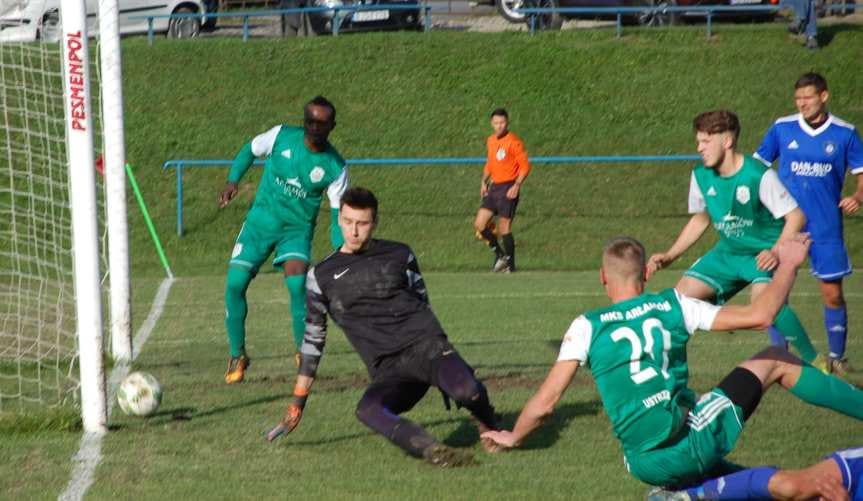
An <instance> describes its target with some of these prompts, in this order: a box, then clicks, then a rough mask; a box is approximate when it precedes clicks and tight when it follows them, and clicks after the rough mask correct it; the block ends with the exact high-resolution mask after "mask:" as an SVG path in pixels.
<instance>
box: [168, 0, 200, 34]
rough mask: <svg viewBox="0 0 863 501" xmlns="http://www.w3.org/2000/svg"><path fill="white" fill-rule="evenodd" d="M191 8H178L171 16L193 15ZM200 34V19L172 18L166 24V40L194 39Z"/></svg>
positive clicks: (193, 11)
mask: <svg viewBox="0 0 863 501" xmlns="http://www.w3.org/2000/svg"><path fill="white" fill-rule="evenodd" d="M196 12H197V11H195V10H194V9H192V8H191V7H178V8H176V9H174V12H172V13H171V14H195V13H196ZM200 34H201V18H200V17H197V16H195V17H180V18H173V19H171V22H170V23H168V38H194V37H196V36H198V35H200Z"/></svg>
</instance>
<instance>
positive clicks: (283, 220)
mask: <svg viewBox="0 0 863 501" xmlns="http://www.w3.org/2000/svg"><path fill="white" fill-rule="evenodd" d="M335 126H336V109H335V107H334V106H333V104H332V103H331V102H329V101H328V100H327V99H326V98H324V97H322V96H318V97H316V98H314V99H312V100H311V101H309V102H308V103H306V105H305V109H304V115H303V127H302V128H300V127H290V126H287V125H277V126H275V127H273V128H272V129H270V130H268V131H267V132H265V133H263V134H260V135H258V136H256V137H255V138H254V139H252V141H250V142H249V143H247V144H246V145H245V146H243V148H242V149H241V150H240V152H239V153H238V154H237V156H236V158H234V163H233V165H232V166H231V171H230V174H228V182H227V184H226V185H225V188H224V190H222V193H221V195H220V196H219V207H225V206H226V205H227V204H228V203H229V202H230V201H231V199H232V198H234V196H235V195H236V194H237V183H239V182H240V179H241V178H242V177H243V174H245V173H246V171H247V170H248V169H249V167H250V166H251V165H252V163H253V162H254V160H255V157H266V158H267V161H266V164H265V165H264V174H263V177H262V178H261V182H260V184H259V185H258V192H257V194H256V195H255V201H254V203H253V204H252V207H251V209H249V212H248V214H247V215H246V220H245V222H244V223H243V227H242V228H241V229H240V234H239V235H238V236H237V241H236V244H235V245H234V250H233V252H232V253H231V260H230V262H229V265H228V279H227V285H226V289H225V310H226V313H225V327H226V328H227V330H228V344H229V345H230V351H231V358H230V361H229V362H228V371H227V373H226V374H225V382H226V383H228V384H231V383H237V382H240V381H242V380H243V376H244V373H245V370H246V368H247V367H248V366H249V357H248V356H247V355H246V327H245V323H246V313H247V311H248V307H247V304H246V290H247V289H248V287H249V283H250V282H251V281H252V279H253V278H254V277H255V275H256V274H257V273H258V270H259V269H260V267H261V265H262V264H264V262H265V261H266V260H267V259H268V258H269V256H270V254H272V253H273V251H275V255H276V257H275V258H274V259H273V266H275V267H278V268H282V270H283V272H284V282H285V286H287V288H288V292H289V294H290V297H291V319H292V321H293V334H294V344H295V345H296V346H297V352H298V353H297V360H299V347H300V345H301V344H302V342H303V332H304V330H305V318H306V302H305V295H306V290H305V289H306V285H305V284H306V270H307V268H308V263H309V260H310V258H311V245H312V236H313V235H314V231H315V223H316V222H317V217H318V211H319V210H320V205H321V200H322V199H323V197H324V194H326V195H327V198H328V199H329V204H330V211H331V213H330V223H331V225H330V239H331V241H332V244H333V248H339V247H340V246H341V245H342V233H341V231H340V230H339V227H338V211H339V209H338V208H339V201H340V198H341V195H342V193H344V191H345V189H346V188H347V184H348V171H347V169H346V167H345V161H344V160H343V159H342V157H341V155H339V152H338V151H336V149H335V148H333V146H332V145H331V144H330V143H329V141H328V140H327V138H328V137H329V134H330V132H331V131H332V130H333V128H335Z"/></svg>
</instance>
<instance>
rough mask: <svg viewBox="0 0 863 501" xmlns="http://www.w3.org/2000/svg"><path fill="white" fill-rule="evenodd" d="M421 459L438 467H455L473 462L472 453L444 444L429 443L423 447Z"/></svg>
mask: <svg viewBox="0 0 863 501" xmlns="http://www.w3.org/2000/svg"><path fill="white" fill-rule="evenodd" d="M423 459H424V460H425V461H426V462H427V463H430V464H433V465H435V466H438V467H440V468H457V467H459V466H470V465H472V464H474V459H473V453H472V452H471V451H468V450H465V449H456V448H455V447H449V446H446V445H444V444H438V443H435V444H431V445H430V446H428V447H426V448H425V449H423Z"/></svg>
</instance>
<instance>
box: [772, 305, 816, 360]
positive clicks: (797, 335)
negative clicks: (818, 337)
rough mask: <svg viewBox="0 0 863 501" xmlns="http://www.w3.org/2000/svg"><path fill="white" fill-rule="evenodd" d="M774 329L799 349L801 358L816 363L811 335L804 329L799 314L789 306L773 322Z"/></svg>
mask: <svg viewBox="0 0 863 501" xmlns="http://www.w3.org/2000/svg"><path fill="white" fill-rule="evenodd" d="M773 327H775V328H776V330H778V331H779V332H781V333H782V336H783V337H784V338H785V339H786V341H788V342H789V343H791V345H792V346H794V348H796V349H797V353H799V354H800V358H802V359H803V360H805V361H807V362H809V363H813V362H814V361H815V356H816V353H815V347H814V346H812V341H810V340H809V335H807V334H806V329H804V328H803V324H801V323H800V319H799V318H797V314H796V313H794V310H792V309H791V308H790V307H789V306H788V305H787V304H786V305H784V306H783V307H782V309H781V310H779V313H778V314H777V315H776V320H774V321H773ZM771 340H772V336H771Z"/></svg>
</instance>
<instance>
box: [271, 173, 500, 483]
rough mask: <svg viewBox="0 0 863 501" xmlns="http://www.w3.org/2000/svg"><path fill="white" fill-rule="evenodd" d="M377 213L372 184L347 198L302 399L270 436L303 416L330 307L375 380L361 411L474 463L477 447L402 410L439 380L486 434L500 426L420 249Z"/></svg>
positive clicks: (312, 309) (316, 289) (312, 324)
mask: <svg viewBox="0 0 863 501" xmlns="http://www.w3.org/2000/svg"><path fill="white" fill-rule="evenodd" d="M377 210H378V202H377V199H376V198H375V196H374V195H373V194H372V192H370V191H368V190H366V189H363V188H350V189H348V190H347V191H345V193H344V194H343V195H342V197H341V207H340V212H339V226H340V227H341V230H342V234H343V236H344V239H345V240H344V244H343V245H342V247H341V248H340V249H339V251H337V252H334V253H333V254H331V255H330V256H328V257H327V258H326V259H324V260H323V261H321V262H320V263H318V264H317V265H315V266H314V267H313V268H312V269H310V270H309V273H308V277H307V279H306V308H307V311H306V333H305V339H304V342H303V346H302V349H301V362H300V369H299V374H298V376H297V383H296V386H295V388H294V397H293V399H292V401H291V402H290V404H289V405H288V410H287V413H286V415H285V417H284V419H283V420H282V421H281V422H280V423H279V424H278V425H277V426H276V427H275V428H273V429H272V430H271V431H270V432H269V434H268V435H267V439H268V440H270V441H272V440H275V439H276V438H277V437H278V436H280V435H281V434H283V433H290V432H291V431H292V430H293V429H294V428H296V426H297V425H298V424H299V422H300V418H301V417H302V413H303V408H304V407H305V404H306V399H307V398H308V395H309V390H310V389H311V387H312V383H313V382H314V379H315V373H316V372H317V369H318V362H319V361H320V359H321V355H322V353H323V350H324V343H325V342H326V338H327V315H328V314H329V315H330V316H331V317H332V319H333V321H334V322H335V323H336V324H337V325H338V326H339V327H341V328H342V330H343V331H344V333H345V336H347V338H348V341H350V343H351V345H352V346H353V347H354V349H355V350H356V351H357V353H358V354H359V355H360V358H362V360H363V362H364V363H365V365H366V368H367V370H368V371H369V376H370V377H371V385H370V386H369V387H368V388H367V389H366V391H365V393H364V394H363V396H362V398H361V399H360V401H359V403H358V404H357V409H356V416H357V418H358V419H359V420H360V421H362V422H363V424H365V425H366V426H368V427H369V428H371V429H372V430H374V431H376V432H377V433H380V434H381V435H383V436H385V437H387V438H388V439H389V440H390V441H392V442H393V443H394V444H395V445H397V446H399V447H401V448H402V449H403V450H404V451H405V452H407V453H408V454H410V455H412V456H414V457H418V458H423V459H425V460H426V461H428V462H430V463H432V464H434V465H437V466H442V467H450V466H462V465H467V464H471V463H472V462H473V454H472V452H471V451H468V450H464V449H456V448H452V447H448V446H446V445H444V444H442V443H440V442H438V441H437V440H435V439H434V438H433V437H432V436H430V435H429V434H428V433H427V432H426V431H425V430H424V429H423V428H422V427H421V426H420V425H418V424H416V423H414V422H412V421H409V420H407V419H404V418H401V417H399V414H402V413H404V412H407V411H409V410H410V409H411V408H413V407H414V405H416V404H417V402H419V401H420V400H421V399H422V398H423V396H424V395H425V394H426V392H427V391H428V389H429V387H431V386H435V387H437V388H438V389H439V390H440V391H441V393H442V394H443V396H444V402H445V403H446V405H447V407H449V400H450V399H452V400H453V401H454V402H455V404H456V406H458V407H465V408H467V409H468V410H469V411H470V412H471V414H473V416H474V418H475V420H476V424H477V427H478V428H479V431H480V433H483V432H485V431H490V430H494V429H496V428H497V426H496V424H495V422H496V421H495V414H494V408H493V407H492V406H491V404H490V403H489V399H488V393H487V392H486V389H485V387H484V386H483V384H482V383H481V382H479V381H478V380H477V379H476V377H475V376H474V374H473V369H472V368H471V367H470V366H469V365H468V364H467V363H466V362H465V361H464V359H462V358H461V356H460V355H459V354H458V352H457V351H456V350H455V348H453V346H452V345H451V344H450V343H449V341H448V340H447V337H446V334H445V333H444V331H443V328H442V327H441V325H440V323H438V320H437V318H436V317H435V314H434V313H433V312H432V310H431V306H430V305H429V300H428V294H427V292H426V288H425V282H424V281H423V278H422V275H420V270H419V266H418V265H417V260H416V257H415V256H414V255H413V253H412V252H411V249H410V247H408V246H407V245H405V244H402V243H399V242H392V241H388V240H376V239H372V233H373V232H374V230H375V227H376V226H377ZM483 442H484V443H483V445H484V446H488V447H486V450H488V451H489V452H494V451H495V449H496V446H495V445H494V444H493V442H491V441H490V440H488V441H483Z"/></svg>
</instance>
